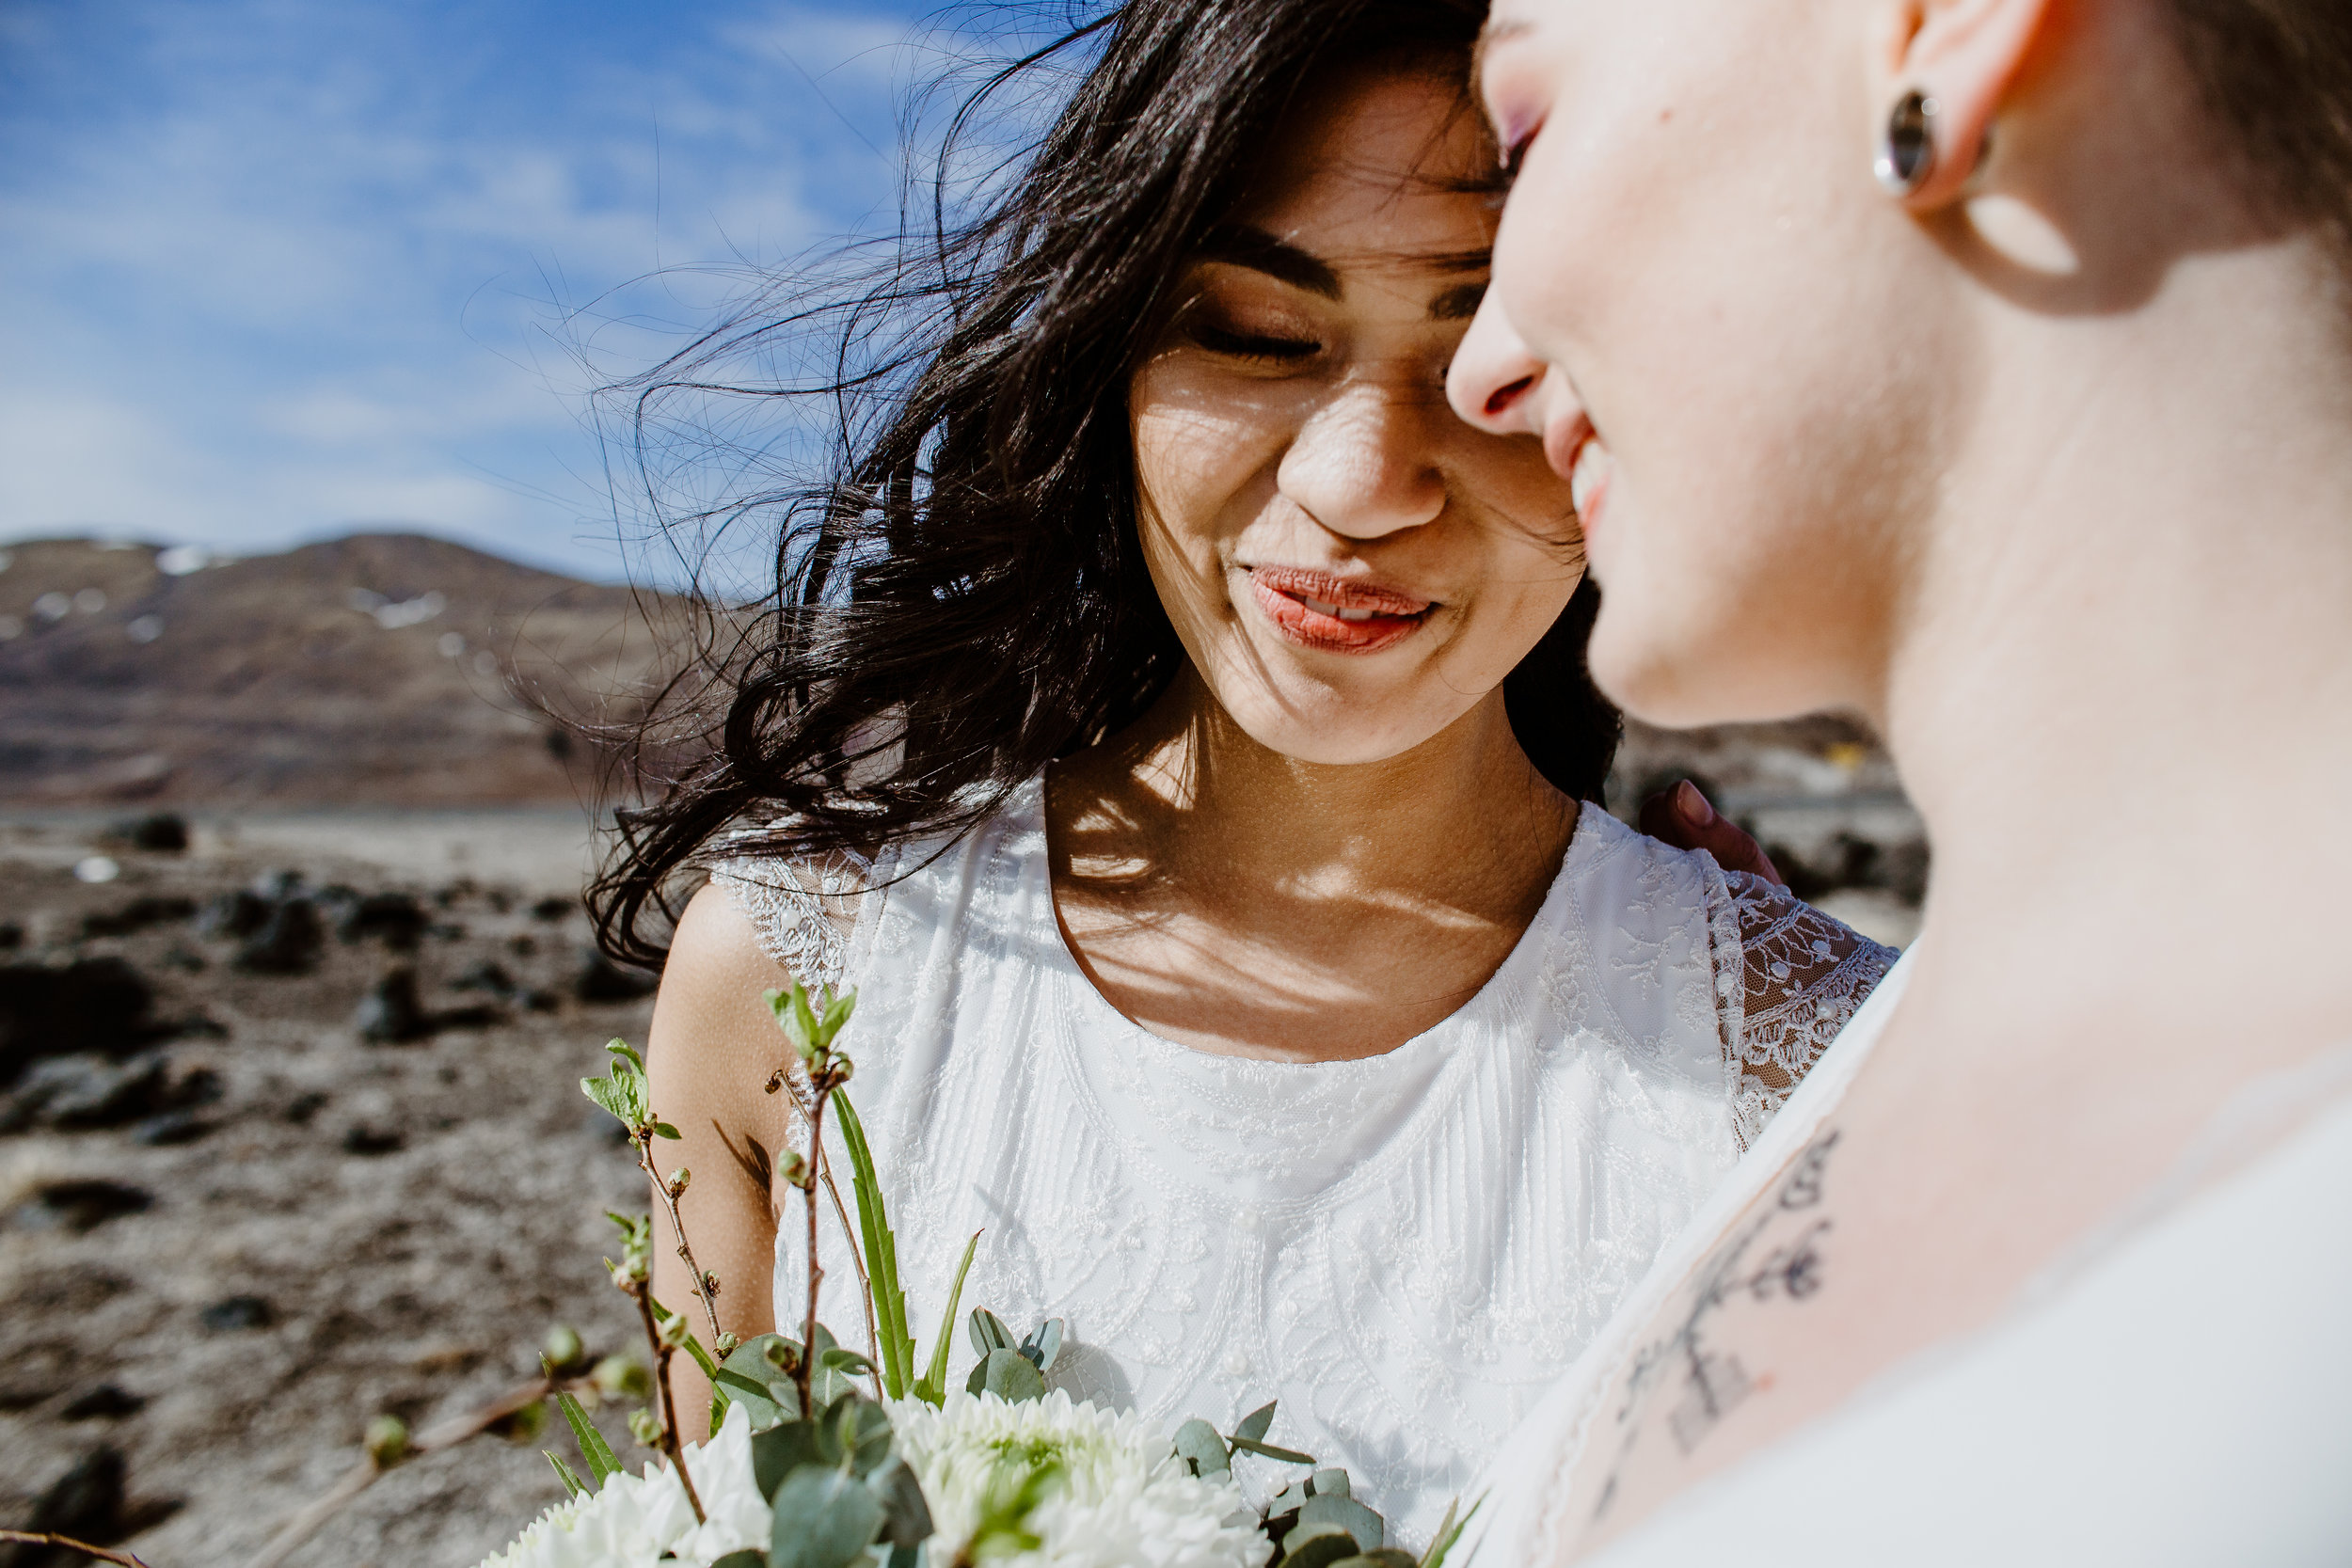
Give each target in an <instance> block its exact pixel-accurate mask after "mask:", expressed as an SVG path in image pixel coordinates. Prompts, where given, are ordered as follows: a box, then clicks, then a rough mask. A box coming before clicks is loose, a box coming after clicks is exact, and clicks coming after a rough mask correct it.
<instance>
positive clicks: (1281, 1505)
mask: <svg viewBox="0 0 2352 1568" xmlns="http://www.w3.org/2000/svg"><path fill="white" fill-rule="evenodd" d="M1314 1495H1315V1482H1314V1478H1313V1477H1312V1476H1310V1477H1308V1478H1307V1479H1306V1480H1305V1481H1292V1482H1291V1483H1290V1484H1289V1485H1288V1486H1286V1487H1284V1488H1282V1495H1281V1496H1280V1497H1276V1498H1275V1499H1274V1500H1273V1501H1272V1502H1270V1503H1268V1504H1266V1506H1265V1511H1266V1517H1267V1518H1269V1519H1271V1518H1274V1517H1276V1516H1278V1515H1279V1514H1284V1513H1296V1512H1298V1510H1300V1509H1302V1508H1304V1507H1306V1506H1307V1499H1308V1498H1309V1497H1313V1496H1314Z"/></svg>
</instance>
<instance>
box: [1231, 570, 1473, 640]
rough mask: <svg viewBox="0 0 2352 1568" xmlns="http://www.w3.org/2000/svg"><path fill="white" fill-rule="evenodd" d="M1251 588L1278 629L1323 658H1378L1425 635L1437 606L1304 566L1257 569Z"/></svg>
mask: <svg viewBox="0 0 2352 1568" xmlns="http://www.w3.org/2000/svg"><path fill="white" fill-rule="evenodd" d="M1246 570H1248V573H1249V586H1250V592H1251V594H1252V596H1253V597H1255V598H1256V599H1257V601H1258V607H1259V608H1260V609H1261V610H1264V611H1265V616H1266V619H1267V620H1268V621H1270V622H1271V623H1273V626H1274V629H1275V630H1276V631H1278V632H1279V633H1280V634H1281V635H1282V636H1283V638H1284V639H1285V640H1287V641H1292V642H1295V643H1297V644H1298V645H1300V646H1301V647H1307V648H1312V649H1315V650H1317V651H1318V652H1322V653H1345V654H1366V653H1377V652H1379V651H1381V650H1382V649H1384V648H1391V647H1394V646H1395V645H1396V644H1397V643H1399V642H1401V641H1404V640H1405V639H1406V638H1408V637H1410V636H1412V635H1413V633H1415V632H1417V631H1419V630H1420V629H1421V628H1422V626H1424V625H1426V624H1427V622H1428V620H1429V616H1430V612H1431V611H1432V610H1436V609H1437V601H1436V600H1434V599H1424V598H1420V597H1417V596H1416V595H1413V594H1406V593H1402V592H1400V591H1398V590H1396V589H1392V588H1387V587H1383V586H1380V585H1378V584H1376V583H1366V582H1352V581H1349V580H1348V579H1346V578H1338V577H1334V576H1332V575H1331V574H1330V573H1328V572H1317V571H1312V570H1310V569H1308V568H1306V567H1302V566H1251V567H1248V568H1246Z"/></svg>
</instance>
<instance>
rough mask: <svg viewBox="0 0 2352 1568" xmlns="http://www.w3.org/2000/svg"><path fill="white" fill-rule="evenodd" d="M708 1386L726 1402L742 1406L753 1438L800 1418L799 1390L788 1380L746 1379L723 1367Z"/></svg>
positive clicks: (735, 1371)
mask: <svg viewBox="0 0 2352 1568" xmlns="http://www.w3.org/2000/svg"><path fill="white" fill-rule="evenodd" d="M710 1386H711V1387H712V1388H713V1389H714V1390H716V1391H717V1392H719V1393H721V1394H723V1395H725V1396H726V1398H727V1399H728V1400H730V1401H731V1402H734V1403H736V1404H739V1405H741V1406H742V1407H743V1414H744V1415H746V1416H747V1417H749V1418H751V1423H752V1433H753V1434H754V1435H755V1436H756V1435H757V1434H758V1433H763V1432H766V1431H767V1430H768V1429H769V1428H770V1427H772V1426H781V1425H783V1424H784V1423H785V1422H787V1421H796V1420H799V1419H800V1417H801V1391H800V1390H799V1389H797V1388H795V1387H793V1386H792V1383H791V1380H790V1379H788V1378H786V1379H780V1380H778V1381H776V1382H774V1383H768V1382H763V1381H761V1380H759V1379H756V1378H752V1377H746V1376H745V1375H744V1374H743V1373H741V1372H739V1371H737V1370H734V1369H733V1368H732V1367H723V1368H721V1369H720V1370H719V1375H718V1376H717V1377H714V1378H712V1379H711V1380H710Z"/></svg>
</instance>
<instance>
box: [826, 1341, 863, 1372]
mask: <svg viewBox="0 0 2352 1568" xmlns="http://www.w3.org/2000/svg"><path fill="white" fill-rule="evenodd" d="M817 1361H818V1365H819V1366H823V1367H834V1368H838V1369H840V1370H843V1371H850V1372H870V1371H872V1370H874V1364H873V1363H872V1362H871V1361H868V1360H866V1357H865V1356H864V1355H862V1354H859V1353H858V1352H856V1351H853V1350H850V1349H849V1348H847V1347H846V1346H842V1345H835V1346H834V1347H833V1349H831V1350H829V1351H827V1352H825V1353H824V1354H822V1355H820V1356H818V1358H817Z"/></svg>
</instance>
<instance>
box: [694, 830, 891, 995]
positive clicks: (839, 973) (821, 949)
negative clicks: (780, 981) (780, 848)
mask: <svg viewBox="0 0 2352 1568" xmlns="http://www.w3.org/2000/svg"><path fill="white" fill-rule="evenodd" d="M873 875H874V863H873V861H872V860H871V859H870V858H868V857H866V856H865V855H860V854H857V853H855V852H854V851H852V850H848V849H835V850H833V851H831V852H829V853H827V854H824V855H819V856H817V857H815V858H813V859H809V860H798V861H780V860H765V859H761V858H759V857H757V856H744V857H739V858H737V859H732V860H723V861H719V862H717V863H713V864H712V866H711V868H710V879H711V880H712V881H714V882H717V883H718V884H719V885H720V886H721V887H723V888H724V889H726V891H727V894H728V895H729V896H730V897H732V898H733V899H734V900H735V903H736V907H737V908H738V909H740V910H741V911H743V912H744V914H745V915H747V916H749V917H750V919H751V922H752V925H753V926H754V927H755V928H756V929H757V930H758V932H759V945H760V946H761V947H762V948H764V949H765V950H766V951H767V954H768V956H769V957H770V958H773V959H775V960H776V961H777V962H778V963H780V964H782V965H783V966H784V967H785V968H786V969H787V970H789V971H791V974H792V977H793V978H794V979H796V980H798V981H800V982H801V983H802V984H803V985H804V986H807V987H810V988H811V989H818V988H824V989H829V990H840V989H841V983H842V980H843V978H844V976H845V975H847V974H848V973H849V969H850V944H851V942H852V940H853V939H854V938H855V937H856V935H857V924H858V912H859V907H860V905H861V903H862V902H863V900H862V899H861V897H860V895H862V894H864V893H865V892H866V888H867V887H868V886H869V885H870V884H871V883H872V881H873Z"/></svg>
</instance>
